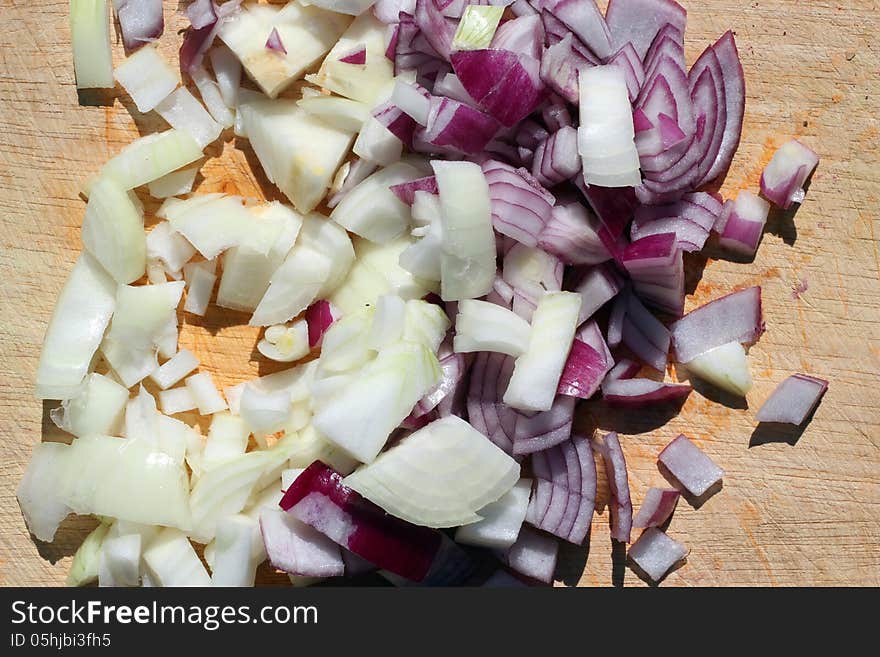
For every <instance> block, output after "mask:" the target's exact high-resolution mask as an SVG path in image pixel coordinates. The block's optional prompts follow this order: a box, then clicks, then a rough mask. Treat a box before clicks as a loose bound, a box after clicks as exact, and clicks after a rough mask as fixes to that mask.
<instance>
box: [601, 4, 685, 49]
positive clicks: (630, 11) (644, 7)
mask: <svg viewBox="0 0 880 657" xmlns="http://www.w3.org/2000/svg"><path fill="white" fill-rule="evenodd" d="M605 20H606V21H607V22H608V29H609V31H610V32H611V40H612V43H613V44H614V46H615V47H616V48H619V47H621V46H622V45H624V44H625V43H631V44H632V45H633V46H634V47H635V51H636V52H637V53H638V55H639V58H640V59H644V57H645V54H646V53H647V52H648V47H649V46H650V45H651V43H652V42H653V41H654V38H655V37H656V36H657V33H658V31H659V30H660V28H662V27H663V26H664V25H667V24H668V25H671V26H673V27H674V28H676V29H677V30H678V31H679V32H681V33H682V34H684V28H685V25H686V23H687V12H686V11H685V10H684V8H683V7H682V6H681V5H679V4H678V3H677V2H674V1H673V0H609V2H608V9H607V10H606V11H605Z"/></svg>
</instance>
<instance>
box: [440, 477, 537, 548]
mask: <svg viewBox="0 0 880 657" xmlns="http://www.w3.org/2000/svg"><path fill="white" fill-rule="evenodd" d="M531 494H532V480H531V479H520V480H519V481H518V482H516V485H515V486H514V487H513V488H511V489H510V490H509V491H508V492H507V493H506V494H505V495H504V496H503V497H501V498H500V499H499V500H497V501H496V502H492V503H491V504H487V505H486V506H484V507H483V508H482V509H480V510H479V511H477V515H479V516H482V518H483V519H482V520H479V521H477V522H475V523H472V524H470V525H464V526H463V527H459V528H458V530H457V531H456V532H455V542H456V543H464V544H465V545H477V546H479V547H487V548H493V549H497V550H506V549H507V548H509V547H510V546H511V545H513V544H514V543H516V539H517V537H518V536H519V530H520V527H522V524H523V521H524V520H525V518H526V511H527V510H528V507H529V498H530V497H531Z"/></svg>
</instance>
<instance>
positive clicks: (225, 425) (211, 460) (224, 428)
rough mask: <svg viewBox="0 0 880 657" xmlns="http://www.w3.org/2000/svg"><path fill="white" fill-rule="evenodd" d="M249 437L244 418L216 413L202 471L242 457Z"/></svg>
mask: <svg viewBox="0 0 880 657" xmlns="http://www.w3.org/2000/svg"><path fill="white" fill-rule="evenodd" d="M246 387H247V386H246ZM289 403H290V402H289V401H288V404H289ZM249 436H250V431H249V430H248V425H247V423H246V422H245V420H244V418H242V417H239V416H238V415H231V414H230V413H225V412H221V413H214V415H213V416H211V427H210V428H209V429H208V440H207V441H206V442H205V448H204V450H203V451H202V471H203V472H207V471H208V470H211V469H212V468H214V467H216V466H217V465H218V464H220V463H223V462H224V461H229V460H232V459H235V458H238V457H240V456H242V455H243V454H244V453H245V451H246V450H247V444H248V437H249Z"/></svg>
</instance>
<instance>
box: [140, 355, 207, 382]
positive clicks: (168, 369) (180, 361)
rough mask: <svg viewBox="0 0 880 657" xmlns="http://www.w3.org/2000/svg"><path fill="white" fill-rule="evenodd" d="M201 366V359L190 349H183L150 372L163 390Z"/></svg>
mask: <svg viewBox="0 0 880 657" xmlns="http://www.w3.org/2000/svg"><path fill="white" fill-rule="evenodd" d="M198 366H199V359H198V358H196V357H195V355H194V354H193V353H192V352H191V351H190V350H188V349H181V350H180V351H179V352H177V353H176V354H175V355H174V356H173V357H172V358H171V359H170V360H168V361H166V362H165V363H164V364H162V365H161V366H160V367H157V368H156V370H155V371H154V372H153V373H152V374H150V378H151V379H153V381H154V382H155V383H156V385H158V386H159V387H160V388H162V390H165V389H167V388H170V387H171V386H173V385H174V384H175V383H177V382H179V381H182V380H183V378H184V377H185V376H186V375H187V374H189V373H190V372H192V371H193V370H195V369H196V368H197V367H198Z"/></svg>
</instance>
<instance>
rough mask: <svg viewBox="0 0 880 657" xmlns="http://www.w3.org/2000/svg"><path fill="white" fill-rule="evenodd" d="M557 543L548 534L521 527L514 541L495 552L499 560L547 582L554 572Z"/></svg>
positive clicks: (527, 575)
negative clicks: (506, 547) (507, 546)
mask: <svg viewBox="0 0 880 657" xmlns="http://www.w3.org/2000/svg"><path fill="white" fill-rule="evenodd" d="M558 553H559V543H557V542H556V541H554V540H553V539H552V538H550V537H549V536H545V535H543V534H539V533H538V532H536V531H535V530H533V529H530V528H529V527H525V526H524V527H522V528H521V529H520V531H519V536H518V537H517V539H516V543H514V544H513V545H511V546H510V547H509V548H508V549H506V550H504V551H502V552H498V553H496V554H497V555H498V558H499V559H501V561H502V562H503V563H504V564H506V565H507V566H509V567H510V568H512V569H513V570H515V571H516V572H518V573H520V574H521V575H525V576H526V577H531V578H532V579H536V580H538V581H539V582H545V583H547V584H549V583H550V582H552V581H553V574H554V573H555V572H556V558H557V555H558Z"/></svg>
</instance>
